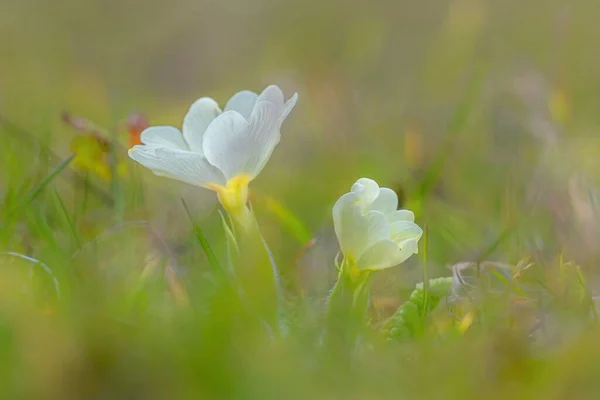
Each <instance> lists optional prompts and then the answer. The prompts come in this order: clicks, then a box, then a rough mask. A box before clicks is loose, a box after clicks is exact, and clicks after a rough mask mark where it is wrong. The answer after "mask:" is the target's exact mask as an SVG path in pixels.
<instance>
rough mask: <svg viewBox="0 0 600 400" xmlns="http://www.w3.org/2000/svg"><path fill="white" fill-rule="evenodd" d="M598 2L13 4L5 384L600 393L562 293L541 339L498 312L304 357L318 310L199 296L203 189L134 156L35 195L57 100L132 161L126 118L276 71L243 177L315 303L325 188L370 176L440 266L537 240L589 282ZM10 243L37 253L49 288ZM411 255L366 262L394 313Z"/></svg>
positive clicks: (328, 248) (0, 94) (468, 394)
mask: <svg viewBox="0 0 600 400" xmlns="http://www.w3.org/2000/svg"><path fill="white" fill-rule="evenodd" d="M599 13H600V7H599V6H598V4H597V1H595V0H578V1H573V2H564V1H558V0H556V1H553V0H548V1H542V0H532V1H527V2H523V1H514V0H446V1H443V0H425V1H421V2H414V1H413V2H410V1H391V0H387V1H376V2H361V1H357V0H347V1H338V0H330V1H315V0H304V1H301V2H292V1H274V0H263V1H240V0H237V1H236V0H222V1H191V0H175V1H170V2H163V1H157V0H151V1H127V2H121V1H114V0H109V1H107V0H86V1H80V2H76V1H69V0H61V1H53V2H48V1H42V0H28V1H20V2H16V1H13V2H2V3H0V199H2V202H1V203H0V252H3V253H2V254H3V256H2V257H0V265H2V267H3V268H2V274H4V276H3V277H2V279H1V280H0V281H1V282H2V285H3V288H2V290H0V293H2V294H1V296H2V299H1V301H0V337H1V339H0V358H1V359H2V363H1V365H2V367H0V369H1V380H0V387H1V388H2V390H3V392H2V398H7V399H9V398H10V399H12V398H61V399H65V398H127V399H131V398H140V399H147V398H188V397H189V398H198V397H215V398H281V397H289V398H293V397H298V398H306V397H317V398H342V397H343V398H346V397H349V398H379V397H388V396H389V397H392V396H393V397H398V396H404V397H406V398H412V397H414V398H482V397H485V398H507V397H515V398H523V399H530V398H544V399H549V398H557V399H558V398H596V396H595V394H596V393H597V390H598V388H597V387H596V386H597V382H598V380H597V376H598V374H600V365H599V364H598V362H597V361H596V360H595V359H597V357H596V354H595V353H596V349H597V348H598V346H597V336H596V335H597V333H598V332H597V330H596V328H594V327H586V329H582V328H580V327H579V325H578V324H580V323H581V321H579V319H578V318H579V317H577V318H576V317H574V315H575V316H577V313H576V312H575V311H573V310H571V309H570V308H569V307H568V304H567V305H565V307H566V311H565V312H564V313H565V314H566V316H564V318H566V320H567V321H569V322H567V323H563V324H562V327H561V329H563V330H564V329H567V328H568V330H569V332H570V333H569V334H566V333H565V332H563V331H562V330H561V332H562V335H563V336H566V337H568V338H569V339H568V340H564V341H558V342H559V344H553V345H552V346H549V347H550V349H547V348H544V352H541V353H540V352H538V351H537V350H536V349H532V348H531V347H530V345H529V342H527V341H526V340H525V339H526V338H527V335H526V334H525V333H514V332H513V331H510V332H507V331H505V329H508V328H506V327H498V328H497V329H493V328H488V329H482V330H481V331H478V332H477V333H475V334H473V335H471V336H468V335H467V336H465V337H462V338H460V339H456V340H455V341H452V342H450V343H445V344H443V345H441V344H440V343H438V342H437V341H436V340H433V339H431V338H427V340H426V339H423V340H421V341H415V342H413V343H411V344H410V345H407V346H402V347H400V348H396V347H393V348H392V350H390V349H386V348H376V349H371V350H370V351H367V352H366V354H361V355H360V357H359V359H358V360H356V361H354V362H353V363H349V364H348V363H344V362H340V361H339V360H337V359H330V358H328V355H327V354H322V353H321V352H319V351H318V350H316V348H315V347H316V346H315V344H316V343H315V342H316V341H317V337H318V335H317V334H316V333H315V332H313V330H314V328H313V327H311V324H309V323H306V321H311V320H312V319H315V318H318V317H317V316H315V315H314V310H315V309H316V308H318V307H312V308H311V307H307V310H304V311H298V312H299V313H300V314H301V315H302V316H301V317H298V318H299V319H300V320H303V321H305V323H304V325H306V326H304V327H303V328H302V329H304V330H306V332H304V331H303V330H302V329H299V330H298V332H297V334H296V335H295V336H294V340H292V341H290V342H286V343H280V342H275V343H274V342H271V341H268V340H266V339H265V338H263V337H261V336H260V335H258V334H256V333H255V332H252V331H249V332H246V333H243V332H244V330H243V329H240V327H232V326H230V325H228V324H229V323H230V321H229V320H228V319H227V318H225V317H223V318H217V317H214V316H206V315H205V313H203V312H202V309H203V304H204V303H203V302H204V301H205V300H204V296H205V294H206V293H204V292H205V289H206V284H205V279H206V278H205V275H204V272H205V271H206V270H207V266H206V264H207V263H206V259H205V256H204V254H203V252H202V249H201V248H200V246H199V245H198V243H197V241H196V239H195V237H194V234H193V231H192V226H191V224H190V221H189V220H188V217H187V216H186V214H185V212H184V210H183V208H182V206H181V201H180V198H181V197H183V198H185V200H186V203H187V204H188V205H190V208H191V211H192V214H193V216H194V218H195V221H196V222H197V223H198V224H199V225H200V226H202V228H203V230H204V231H205V232H206V234H207V236H208V239H209V241H210V242H211V244H212V245H213V246H214V248H215V251H216V252H217V253H219V252H222V251H223V246H224V243H223V240H222V234H221V230H220V229H221V225H220V224H221V222H220V217H219V215H218V213H217V211H216V201H215V196H214V194H213V193H209V192H207V191H204V190H202V189H196V188H192V187H186V186H184V185H182V184H179V183H177V182H173V181H168V180H166V179H164V178H158V177H154V176H152V175H151V174H150V173H149V172H148V171H145V170H142V169H141V168H137V166H135V165H134V164H133V163H131V162H128V163H127V166H128V171H127V173H126V174H125V175H124V176H121V177H118V178H115V179H113V180H112V181H110V182H107V181H104V180H102V179H100V178H98V177H96V176H94V175H93V174H86V173H85V172H81V171H79V172H77V173H78V174H79V175H78V176H79V177H80V179H77V178H76V177H75V176H74V175H73V173H72V172H69V170H64V171H61V172H60V175H59V177H57V178H56V179H54V180H52V181H51V182H50V183H49V185H48V186H47V187H45V188H43V190H42V191H41V192H39V193H37V189H39V185H40V182H43V180H44V177H46V176H47V175H48V174H49V173H50V172H51V171H52V170H53V169H54V168H55V167H56V166H57V165H58V164H59V163H60V162H61V160H64V159H65V158H67V157H68V156H69V154H70V148H69V143H70V142H71V140H72V139H73V137H74V136H75V135H77V134H78V133H77V132H75V131H74V130H73V129H72V128H71V127H69V126H67V125H65V124H64V122H63V121H61V119H60V115H61V112H62V111H64V110H67V111H69V112H72V113H73V114H75V115H79V116H82V117H85V118H87V119H89V120H91V121H94V122H95V123H96V124H98V125H100V126H102V127H104V128H106V129H107V131H109V132H111V135H112V136H111V140H112V141H113V142H114V143H121V145H122V147H116V150H115V156H116V157H117V158H119V159H121V160H125V161H127V158H126V153H125V150H124V149H125V146H126V145H127V142H128V137H127V133H126V132H125V131H124V130H123V129H122V128H120V125H119V124H120V121H122V120H123V119H124V118H126V117H127V115H129V114H130V113H131V112H133V111H141V112H144V113H146V115H148V117H149V119H150V122H151V123H152V124H169V125H175V126H180V124H181V120H182V118H183V115H184V114H185V112H186V111H187V108H188V107H189V104H191V103H192V102H193V101H194V100H195V99H196V98H198V97H200V96H204V95H209V96H212V97H214V98H215V99H217V100H218V101H219V102H221V103H224V102H225V101H226V100H227V99H228V98H229V96H231V95H232V94H233V93H234V92H236V91H238V90H241V89H250V90H254V91H260V90H262V89H263V88H264V87H266V86H267V85H268V84H271V83H274V84H278V85H279V86H280V87H282V89H283V90H284V93H286V95H291V94H292V93H293V92H294V91H296V92H298V93H299V95H300V100H299V103H298V106H297V107H296V109H295V110H294V112H293V114H292V116H291V117H290V118H288V120H287V121H286V123H285V125H284V127H283V132H282V135H283V137H282V141H281V143H280V144H279V146H278V147H277V149H276V151H275V153H274V154H273V157H272V158H271V160H270V162H269V164H268V165H267V167H266V168H265V170H264V171H263V172H262V173H261V175H260V177H259V178H258V179H257V180H256V181H255V182H253V183H252V189H253V190H254V193H255V196H256V198H255V208H256V210H257V213H258V215H259V218H260V223H261V225H262V227H263V232H264V234H265V237H266V239H267V241H268V242H269V244H270V247H271V249H272V250H273V252H274V254H275V258H276V260H277V262H278V264H279V266H280V268H281V269H282V275H283V277H284V279H285V282H286V285H287V287H288V290H289V292H290V297H291V298H296V299H297V298H305V297H306V298H309V299H311V301H314V302H316V303H318V304H319V302H320V301H321V300H320V299H322V298H323V297H324V296H325V294H326V292H327V290H328V289H329V288H330V286H331V284H332V282H333V280H334V277H335V270H334V267H333V258H334V256H335V254H336V252H337V243H336V240H335V236H334V234H333V229H332V221H331V207H332V206H333V203H334V202H335V201H336V199H337V198H338V197H339V196H340V195H341V194H343V193H345V192H346V191H347V190H348V188H349V186H350V185H351V184H352V183H353V182H354V181H355V180H356V179H357V178H359V177H362V176H368V177H371V178H373V179H376V180H377V181H378V182H379V183H380V184H381V185H382V186H389V187H392V188H394V189H395V190H397V191H398V192H399V194H400V195H401V198H402V199H403V201H404V205H405V206H406V207H408V208H410V209H412V210H414V211H415V213H416V215H417V222H418V223H419V224H420V225H421V226H426V227H427V232H428V235H427V249H428V251H427V263H428V266H429V269H428V271H429V274H430V275H431V276H449V275H450V270H449V269H448V266H450V265H453V264H455V263H458V262H462V261H474V260H477V261H482V260H495V261H501V262H505V263H509V264H512V265H516V264H517V263H518V262H519V261H520V260H523V259H529V260H534V262H535V263H536V268H537V270H538V273H539V274H540V275H541V276H546V275H550V276H552V277H554V275H553V274H554V272H552V271H555V270H556V268H559V267H560V268H562V267H563V263H562V262H561V261H560V260H561V259H564V260H572V261H573V262H574V264H573V265H578V266H580V269H581V271H583V272H584V274H585V276H586V278H587V281H588V284H589V290H590V293H591V296H592V297H593V294H594V293H596V292H597V290H599V289H600V288H598V287H597V285H596V275H597V273H598V268H597V261H598V250H597V244H598V239H599V236H598V235H599V233H600V230H599V225H598V222H599V219H598V210H597V209H596V208H595V202H596V201H597V198H598V194H597V193H598V184H599V183H600V181H599V179H600V175H599V174H598V172H597V171H599V168H598V167H599V161H598V160H600V157H599V156H600V136H599V135H598V127H599V124H600V113H599V112H598V111H599V110H600V96H599V95H598V94H599V93H600V75H599V74H598V71H599V66H600V47H599V46H598V45H597V42H598V38H600V25H599V24H598V23H597V18H598V15H599ZM85 182H88V184H89V185H92V186H93V187H94V188H95V189H93V190H92V189H89V188H88V189H85V187H84V186H85V185H84V183H85ZM96 192H102V193H104V195H102V196H98V194H97V193H96ZM264 196H269V197H270V198H273V199H276V200H277V201H278V202H279V203H281V204H282V205H284V206H285V207H286V208H288V209H289V210H290V211H291V212H292V213H293V214H294V215H295V216H296V217H297V218H298V219H299V220H300V221H301V222H302V225H303V226H301V227H300V228H298V227H296V228H297V229H296V230H290V229H289V227H286V226H285V225H282V223H281V221H280V220H279V219H278V218H277V217H276V215H275V214H274V212H273V205H272V204H271V205H270V206H269V202H268V201H265V200H264ZM107 199H108V200H107ZM260 199H263V200H262V201H261V200H260ZM298 232H300V233H298ZM305 232H309V233H310V235H309V234H308V233H305ZM294 233H295V234H294ZM307 235H308V236H309V237H314V238H316V242H315V244H314V245H312V246H310V248H306V247H304V248H303V246H304V245H305V244H306V243H305V240H304V239H306V238H305V236H307ZM8 251H13V252H18V253H20V254H25V255H28V256H30V257H34V258H35V259H36V260H40V261H41V262H43V263H44V264H45V265H47V266H48V267H49V268H50V269H51V270H52V271H53V274H54V276H55V277H56V278H57V279H58V281H59V282H60V299H58V298H57V295H56V292H55V291H54V289H53V288H54V286H53V284H52V282H51V279H50V278H49V275H48V274H46V273H45V272H44V271H43V270H42V269H41V268H38V267H39V264H38V265H37V266H36V267H35V268H34V269H32V270H31V271H34V272H35V273H33V275H34V277H33V278H31V277H30V276H29V275H28V274H29V271H30V270H29V268H33V267H32V265H36V264H32V263H31V261H28V260H23V259H21V258H18V257H15V256H10V255H6V254H5V252H8ZM422 260H423V258H422V257H413V258H412V259H411V260H410V261H409V262H408V263H406V264H404V265H403V266H402V267H399V268H394V269H392V270H389V271H383V272H381V273H378V274H377V276H376V282H375V293H376V295H377V298H378V299H380V304H383V305H382V306H381V307H384V305H387V307H392V311H393V307H395V306H397V305H398V304H399V302H400V301H401V300H402V299H405V298H406V295H407V292H408V291H410V290H411V289H412V288H413V286H414V283H415V282H416V281H419V280H421V279H422V268H421V267H422V263H423V261H422ZM569 265H570V264H569ZM163 268H164V269H165V270H166V271H167V273H165V274H164V276H163V275H162V274H159V273H157V271H158V270H162V269H163ZM169 271H170V272H169ZM548 271H550V272H548ZM540 279H541V278H540ZM544 279H546V278H544ZM547 279H549V280H552V279H553V278H547ZM38 280H39V282H38ZM544 284H548V283H547V282H546V283H544ZM540 285H542V283H540ZM180 286H183V287H180ZM178 288H179V289H178ZM177 293H180V295H179V296H178V295H177ZM561 293H562V292H561ZM565 296H567V295H565ZM567 297H568V296H567ZM558 298H560V299H563V298H562V297H560V296H559V297H558ZM182 303H184V304H187V306H182V305H181V304H182ZM566 303H568V302H566ZM190 304H191V306H190ZM390 304H391V305H390ZM223 307H225V308H226V306H223ZM553 310H554V309H553ZM554 311H556V310H554ZM220 312H222V313H225V314H227V311H226V310H223V309H220ZM545 312H546V311H544V312H542V314H544V313H545ZM302 313H305V314H306V315H304V314H302ZM387 313H388V314H389V311H388V312H387ZM216 314H219V313H216ZM559 314H560V313H559ZM544 315H545V314H544ZM561 315H562V314H561ZM303 318H304V319H303ZM573 319H577V321H578V322H574V321H573ZM584 319H585V318H584ZM559 320H560V321H563V316H561V317H560V318H559ZM301 325H302V324H301ZM559 325H560V324H559ZM584 325H585V324H584ZM492 326H494V325H492ZM232 336H234V337H232ZM553 343H554V342H553ZM548 352H549V353H550V354H548Z"/></svg>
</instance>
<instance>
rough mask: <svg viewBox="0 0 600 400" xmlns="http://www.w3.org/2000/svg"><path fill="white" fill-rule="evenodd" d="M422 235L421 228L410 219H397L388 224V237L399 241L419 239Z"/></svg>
mask: <svg viewBox="0 0 600 400" xmlns="http://www.w3.org/2000/svg"><path fill="white" fill-rule="evenodd" d="M422 235H423V229H421V228H420V227H419V225H417V224H415V223H414V222H410V221H398V222H394V223H392V224H391V225H390V239H392V240H393V241H394V242H396V243H401V242H403V241H405V240H408V239H414V240H417V241H418V240H419V239H421V236H422Z"/></svg>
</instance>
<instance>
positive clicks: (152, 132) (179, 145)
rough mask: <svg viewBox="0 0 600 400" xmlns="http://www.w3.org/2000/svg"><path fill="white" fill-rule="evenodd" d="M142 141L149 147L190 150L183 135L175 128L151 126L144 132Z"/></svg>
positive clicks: (141, 137)
mask: <svg viewBox="0 0 600 400" xmlns="http://www.w3.org/2000/svg"><path fill="white" fill-rule="evenodd" d="M140 140H141V141H142V143H143V144H145V145H148V146H153V147H168V148H171V149H180V150H189V147H188V145H187V143H185V140H183V135H182V134H181V132H180V131H179V129H177V128H175V127H174V126H151V127H149V128H146V129H144V131H143V132H142V135H141V136H140Z"/></svg>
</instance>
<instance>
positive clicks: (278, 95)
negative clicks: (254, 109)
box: [256, 85, 283, 113]
mask: <svg viewBox="0 0 600 400" xmlns="http://www.w3.org/2000/svg"><path fill="white" fill-rule="evenodd" d="M261 101H268V102H270V103H273V104H274V105H275V106H276V107H277V108H278V111H279V112H280V113H281V112H283V92H282V91H281V89H279V86H277V85H271V86H267V88H266V89H265V90H263V91H262V93H261V94H260V95H259V96H258V99H257V100H256V103H257V104H258V103H259V102H261Z"/></svg>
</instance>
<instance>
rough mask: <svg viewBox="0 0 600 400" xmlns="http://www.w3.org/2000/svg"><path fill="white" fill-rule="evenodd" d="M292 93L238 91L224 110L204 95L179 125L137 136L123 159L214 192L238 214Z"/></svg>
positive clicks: (272, 89)
mask: <svg viewBox="0 0 600 400" xmlns="http://www.w3.org/2000/svg"><path fill="white" fill-rule="evenodd" d="M297 98H298V95H297V94H294V95H293V96H292V97H291V98H290V99H289V100H288V101H284V97H283V93H282V91H281V89H279V87H277V86H275V85H271V86H269V87H267V88H266V89H265V90H264V91H263V92H262V93H261V94H260V95H259V94H256V93H253V92H250V91H247V90H243V91H241V92H238V93H236V94H234V95H233V97H231V99H229V101H228V102H227V104H226V105H225V109H224V111H221V109H220V108H219V105H218V104H217V102H216V101H215V100H213V99H212V98H210V97H202V98H200V99H198V100H197V101H196V102H195V103H194V104H192V106H191V107H190V109H189V111H188V113H187V115H186V116H185V118H184V119H183V127H182V130H181V131H180V130H179V129H177V128H175V127H172V126H153V127H150V128H147V129H146V130H144V131H143V132H142V135H141V142H142V143H143V144H142V145H137V146H134V147H133V148H132V149H130V150H129V157H131V158H132V159H133V160H135V161H137V162H139V163H140V164H142V165H143V166H145V167H147V168H150V169H151V170H152V172H154V174H156V175H159V176H165V177H168V178H172V179H177V180H180V181H183V182H186V183H189V184H191V185H195V186H200V187H204V188H208V189H211V190H214V191H216V192H217V194H218V195H219V200H220V201H221V203H222V204H223V206H224V207H225V208H226V209H227V211H228V212H230V213H234V214H235V213H238V212H243V211H244V210H245V209H246V202H247V198H248V184H249V182H250V181H251V180H253V179H254V178H255V177H256V176H257V175H258V174H259V173H260V171H261V170H262V169H263V167H264V166H265V164H266V163H267V161H268V160H269V157H270V156H271V153H272V152H273V150H274V149H275V146H276V145H277V143H279V139H280V137H281V134H280V128H281V124H282V123H283V120H284V119H285V118H286V117H287V116H288V114H289V113H290V111H292V109H293V108H294V105H295V104H296V100H297Z"/></svg>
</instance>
